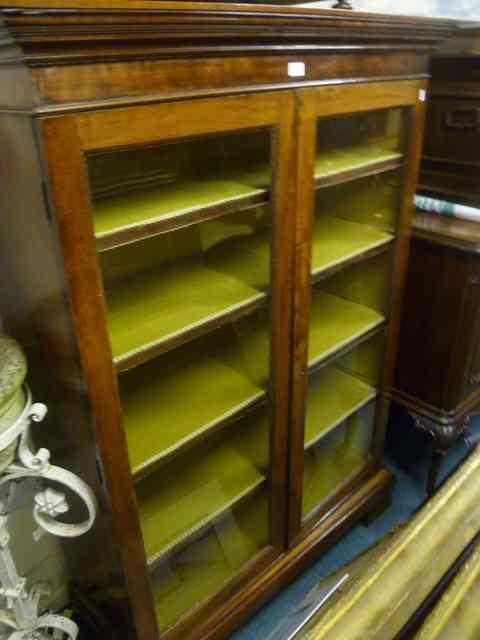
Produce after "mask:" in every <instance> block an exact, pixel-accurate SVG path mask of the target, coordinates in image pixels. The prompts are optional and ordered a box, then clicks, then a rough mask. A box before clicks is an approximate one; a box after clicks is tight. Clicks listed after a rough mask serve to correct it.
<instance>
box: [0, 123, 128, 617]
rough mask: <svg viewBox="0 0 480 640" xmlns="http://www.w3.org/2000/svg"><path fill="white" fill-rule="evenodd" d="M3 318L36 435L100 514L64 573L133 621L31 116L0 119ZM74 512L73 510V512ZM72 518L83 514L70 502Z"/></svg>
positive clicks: (74, 547) (73, 546)
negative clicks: (24, 374) (34, 408)
mask: <svg viewBox="0 0 480 640" xmlns="http://www.w3.org/2000/svg"><path fill="white" fill-rule="evenodd" d="M0 148H1V153H0V179H1V184H2V187H1V189H0V210H1V216H2V222H3V224H2V233H1V234H0V315H1V316H2V319H3V324H4V330H5V331H6V332H7V333H8V334H10V335H11V336H13V337H14V338H16V339H17V340H18V341H19V342H20V343H21V344H22V346H23V347H24V348H25V350H26V352H27V356H28V361H29V375H28V382H29V385H30V387H31V388H32V391H33V394H34V397H35V398H36V399H37V400H39V401H40V400H41V401H44V402H46V403H47V404H48V407H49V413H48V417H47V420H46V421H45V422H44V423H42V425H41V426H39V427H37V432H36V433H35V434H34V436H35V438H36V441H37V442H38V444H39V445H40V444H41V445H42V446H47V447H50V448H51V450H52V457H53V460H54V462H55V463H57V464H60V465H62V466H65V467H67V468H68V469H70V470H71V471H73V472H74V473H76V474H78V475H79V476H80V477H82V478H83V479H84V480H85V481H86V482H87V483H89V485H90V486H91V487H92V488H93V489H94V491H95V493H96V494H97V496H98V498H99V515H98V519H97V522H96V524H95V525H94V527H93V529H92V530H91V531H90V532H89V533H88V534H87V535H85V536H84V537H82V538H79V539H76V540H75V541H72V542H69V543H68V544H64V550H65V553H66V555H67V561H68V565H69V571H70V574H71V576H73V577H74V578H75V580H76V581H78V582H80V583H81V584H82V588H83V589H88V590H90V589H91V590H92V597H96V596H98V597H102V598H103V597H106V596H105V594H107V593H108V594H110V597H111V599H112V602H113V601H118V602H119V607H118V612H117V615H116V617H117V619H118V618H120V605H121V610H122V612H123V613H122V616H123V618H124V620H125V618H130V616H129V615H128V614H125V612H127V611H128V604H127V596H126V590H125V583H124V578H123V576H122V574H121V570H120V566H119V563H118V560H117V557H116V551H115V547H114V544H113V540H112V539H111V536H110V533H109V532H110V531H111V530H112V528H111V524H110V511H109V507H108V502H107V498H106V496H105V492H104V490H103V486H102V484H101V480H100V478H99V474H98V471H97V464H96V448H95V441H94V438H93V431H92V419H91V414H90V408H89V404H88V398H87V394H86V387H85V383H84V379H83V374H82V370H81V366H80V361H79V354H78V350H77V345H76V341H75V336H74V333H73V327H72V323H71V316H70V308H69V304H68V301H67V297H66V294H65V286H64V281H63V274H62V266H61V262H60V259H59V256H58V253H57V247H56V243H55V237H54V233H53V227H52V224H51V221H50V220H49V218H48V213H47V210H46V207H45V203H44V197H43V188H42V177H41V170H40V158H39V157H38V153H37V147H36V143H35V135H34V125H33V121H32V120H31V119H29V118H26V117H18V116H7V115H2V116H0ZM77 512H78V513H77ZM70 517H71V518H72V521H73V522H75V521H78V520H79V519H83V518H84V517H85V514H84V513H83V512H79V511H78V509H77V508H75V505H74V504H73V503H72V514H71V516H70Z"/></svg>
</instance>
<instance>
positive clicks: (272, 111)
mask: <svg viewBox="0 0 480 640" xmlns="http://www.w3.org/2000/svg"><path fill="white" fill-rule="evenodd" d="M294 115H295V104H294V97H293V94H292V92H291V91H281V92H265V93H258V94H249V95H236V96H227V97H218V98H204V99H197V100H185V101H174V102H162V103H158V104H148V105H141V106H132V107H121V108H113V109H108V110H99V111H94V112H80V113H78V114H73V115H60V116H52V117H46V118H41V119H39V120H38V133H39V140H40V144H41V145H42V147H43V151H44V156H45V159H46V167H45V168H46V182H47V190H48V196H49V202H50V208H51V212H52V218H53V220H54V224H55V227H56V233H57V234H58V239H59V245H60V248H61V256H62V260H63V265H64V271H65V274H66V281H67V289H68V296H69V302H70V305H71V312H72V316H73V320H74V325H75V330H76V338H77V347H78V350H79V353H80V358H81V362H82V367H83V373H84V379H85V382H86V387H87V395H88V399H89V402H90V407H91V412H92V414H93V423H94V430H95V437H96V444H97V447H98V451H99V454H100V466H101V476H102V477H101V481H102V482H103V486H105V487H106V494H107V500H108V502H109V507H110V509H111V513H112V522H113V527H114V534H115V537H116V541H117V546H118V552H119V555H120V558H121V562H122V566H123V570H124V573H125V579H126V584H127V589H128V592H129V595H130V599H131V603H132V610H133V617H134V621H135V628H136V630H137V634H138V637H141V638H142V640H156V639H157V638H158V636H159V632H158V628H157V622H156V618H155V610H154V602H153V595H152V589H151V585H150V579H149V573H148V568H147V562H146V557H145V550H144V545H143V540H142V534H141V529H140V523H139V517H138V510H137V503H136V496H135V490H134V482H133V479H132V474H131V470H130V465H129V458H128V450H127V443H126V437H125V432H124V429H123V427H122V415H121V404H120V396H119V390H118V383H117V375H116V371H115V367H114V364H113V357H112V352H111V347H110V340H109V336H108V330H107V315H106V303H105V294H104V289H103V283H102V277H101V272H100V267H99V262H98V256H97V247H96V243H95V236H94V229H93V221H92V215H91V204H90V197H89V183H88V177H87V169H86V162H85V154H86V153H87V152H93V151H100V150H110V149H119V148H125V147H134V146H141V145H145V144H148V145H151V144H152V143H157V142H158V143H162V142H165V141H167V140H173V139H179V138H185V137H196V136H200V135H207V134H219V133H223V132H232V133H233V132H239V131H242V130H245V129H253V128H270V129H272V131H273V145H272V160H273V176H272V198H271V201H272V209H273V211H274V223H273V225H272V229H273V230H272V256H271V261H272V268H271V278H272V280H271V292H272V293H271V305H270V307H271V311H270V312H271V319H272V325H271V326H272V333H271V348H270V354H271V356H270V357H271V388H270V397H271V402H270V405H271V406H272V407H273V409H274V410H273V412H272V426H271V430H270V434H271V436H270V441H271V447H270V456H271V485H270V486H271V492H270V495H271V501H270V539H271V547H269V548H267V549H266V550H265V552H264V553H263V556H264V559H266V558H267V557H268V562H271V561H272V560H273V559H274V558H275V557H277V556H279V555H280V554H281V553H283V552H284V550H285V542H286V522H287V502H286V495H287V445H288V415H289V401H290V397H289V389H290V370H289V361H290V338H291V314H290V304H291V297H292V291H291V289H292V281H293V276H292V271H293V270H292V264H293V230H294V218H293V216H294V212H295V209H294V203H293V190H294V188H295V181H294V162H295V145H294V133H295V131H294ZM159 122H160V123H161V126H159ZM260 555H262V554H260ZM260 560H261V558H260ZM263 564H264V562H263ZM256 571H257V570H256V569H255V567H254V566H252V567H251V568H250V570H249V571H248V572H247V576H246V578H245V579H246V580H249V579H251V578H253V576H254V575H255V573H256ZM237 590H238V589H237ZM217 597H218V594H217ZM201 614H202V607H200V608H197V609H196V610H195V611H194V613H193V614H192V615H189V614H187V615H186V616H185V617H184V618H182V620H181V621H180V623H179V625H176V626H175V627H173V628H172V631H171V632H170V631H169V632H167V633H166V636H168V637H185V636H184V635H183V636H182V633H183V634H185V633H186V632H187V631H188V629H189V628H190V629H191V628H192V627H193V626H194V625H195V624H197V623H198V621H199V620H201ZM183 621H184V622H183ZM177 627H178V629H183V630H182V631H180V630H178V631H177V630H176V629H177ZM179 634H180V635H179Z"/></svg>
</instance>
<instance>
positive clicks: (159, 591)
mask: <svg viewBox="0 0 480 640" xmlns="http://www.w3.org/2000/svg"><path fill="white" fill-rule="evenodd" d="M268 541H269V534H268V493H267V492H266V491H260V492H258V493H255V494H253V496H252V497H251V498H248V499H247V500H245V501H244V502H242V503H241V504H240V505H239V506H237V507H235V508H234V509H233V510H232V512H231V513H228V514H227V515H225V516H224V517H223V518H222V519H221V520H220V522H217V523H216V524H215V527H212V528H211V529H209V530H208V531H207V532H206V533H204V534H203V535H202V536H201V537H200V539H197V540H195V541H193V542H192V543H191V544H190V545H188V546H187V547H186V548H184V549H183V550H182V551H181V552H179V553H178V554H177V555H175V556H173V557H170V558H168V563H165V565H164V566H162V567H160V568H159V569H158V570H157V571H155V573H154V574H153V575H152V582H153V593H154V598H155V610H156V615H157V621H158V624H159V627H160V629H161V630H162V631H165V630H166V629H167V628H168V627H170V626H171V625H173V624H174V623H175V622H177V621H178V619H179V618H181V616H182V615H184V614H185V613H187V612H188V611H190V610H191V609H193V608H194V607H195V606H197V605H198V604H200V603H201V602H202V601H204V600H205V599H206V598H208V597H209V596H211V595H213V594H214V593H215V592H217V591H218V590H219V589H220V588H221V587H222V586H223V585H224V584H225V583H226V582H227V581H228V580H229V579H230V578H232V577H233V576H235V575H236V574H237V573H238V571H240V570H241V569H242V567H244V566H245V564H246V563H247V562H249V561H250V560H252V558H254V557H255V556H256V555H257V554H258V553H259V552H260V551H261V550H262V549H264V548H266V546H267V545H268Z"/></svg>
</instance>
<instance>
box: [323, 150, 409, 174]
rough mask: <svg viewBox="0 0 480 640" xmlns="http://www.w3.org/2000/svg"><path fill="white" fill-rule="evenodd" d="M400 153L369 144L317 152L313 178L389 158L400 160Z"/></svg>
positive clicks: (362, 166)
mask: <svg viewBox="0 0 480 640" xmlns="http://www.w3.org/2000/svg"><path fill="white" fill-rule="evenodd" d="M401 158H402V154H401V153H399V152H398V151H392V150H391V149H384V148H382V147H381V146H373V145H370V144H359V145H355V146H351V147H338V148H336V149H329V150H328V151H321V152H320V153H317V156H316V159H315V169H314V172H315V178H325V177H327V176H328V177H330V176H332V175H334V174H336V173H342V172H343V171H353V170H355V169H360V168H364V167H368V166H370V165H374V164H376V163H380V162H387V161H389V160H400V159H401Z"/></svg>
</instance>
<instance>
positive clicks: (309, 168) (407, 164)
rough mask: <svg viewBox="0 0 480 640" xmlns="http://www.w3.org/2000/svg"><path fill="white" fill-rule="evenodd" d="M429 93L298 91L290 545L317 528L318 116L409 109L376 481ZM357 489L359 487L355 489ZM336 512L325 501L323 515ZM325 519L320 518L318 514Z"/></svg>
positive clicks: (401, 89)
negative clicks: (311, 404) (313, 336)
mask: <svg viewBox="0 0 480 640" xmlns="http://www.w3.org/2000/svg"><path fill="white" fill-rule="evenodd" d="M425 89H426V81H424V80H420V81H418V80H395V81H380V82H369V83H363V84H350V85H340V86H329V87H319V88H306V89H299V90H298V92H297V95H298V101H299V110H298V115H297V132H298V134H297V135H298V146H297V169H298V171H297V176H296V179H297V188H296V197H297V215H296V231H295V247H296V253H295V256H294V260H295V266H294V273H295V282H294V287H293V291H294V301H293V309H294V319H293V325H292V331H293V341H292V346H293V364H292V405H291V406H292V412H291V432H290V447H289V449H290V458H289V479H290V492H289V515H290V519H289V524H288V535H289V545H290V546H294V545H295V544H297V543H298V542H300V541H301V540H302V539H303V538H304V537H305V535H307V534H308V532H309V531H310V530H311V529H312V527H315V526H316V524H317V523H318V517H313V518H312V519H309V520H308V522H307V523H305V522H303V523H302V490H303V455H304V423H305V413H306V399H307V384H308V367H307V360H308V324H309V315H310V301H311V283H310V270H311V248H312V247H311V244H312V234H313V218H314V177H313V174H314V171H313V166H314V156H315V136H316V122H317V119H318V118H320V117H337V116H340V115H348V114H354V113H361V112H367V111H375V110H380V109H389V108H398V107H400V108H405V109H407V112H408V113H409V117H408V124H407V143H406V147H405V160H404V180H403V185H402V203H401V207H400V211H399V216H398V221H397V236H396V245H395V254H394V266H393V277H392V295H391V301H390V322H389V331H388V337H387V346H386V355H385V361H384V367H383V372H382V376H381V382H380V385H379V386H380V394H379V397H378V404H377V411H376V418H375V432H374V437H373V443H372V463H371V464H369V465H368V464H367V465H366V466H365V468H364V469H363V470H361V471H360V472H359V481H360V482H361V481H362V479H363V481H364V480H365V474H367V477H368V476H371V475H372V474H374V473H375V471H376V469H378V468H379V466H380V463H381V458H382V452H383V446H384V439H385V428H386V419H387V414H388V405H389V397H390V390H391V386H392V378H393V370H394V363H395V356H396V342H397V337H398V330H399V324H400V311H401V301H402V297H403V290H404V283H405V276H406V268H407V261H408V250H409V243H410V235H411V231H410V228H411V218H412V206H413V196H414V194H415V189H416V178H417V175H418V168H419V163H420V153H421V146H422V138H423V121H424V116H425V104H426V103H425V101H424V100H422V99H421V98H422V97H424V96H423V94H422V93H420V91H421V90H425ZM357 486H358V482H357ZM354 487H355V482H349V483H346V486H345V487H344V488H343V490H341V492H342V491H344V492H345V493H348V492H349V491H351V490H352V488H354ZM330 507H331V501H328V500H327V501H326V503H325V510H324V513H326V512H327V511H328V509H329V508H330ZM319 515H320V514H319Z"/></svg>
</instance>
